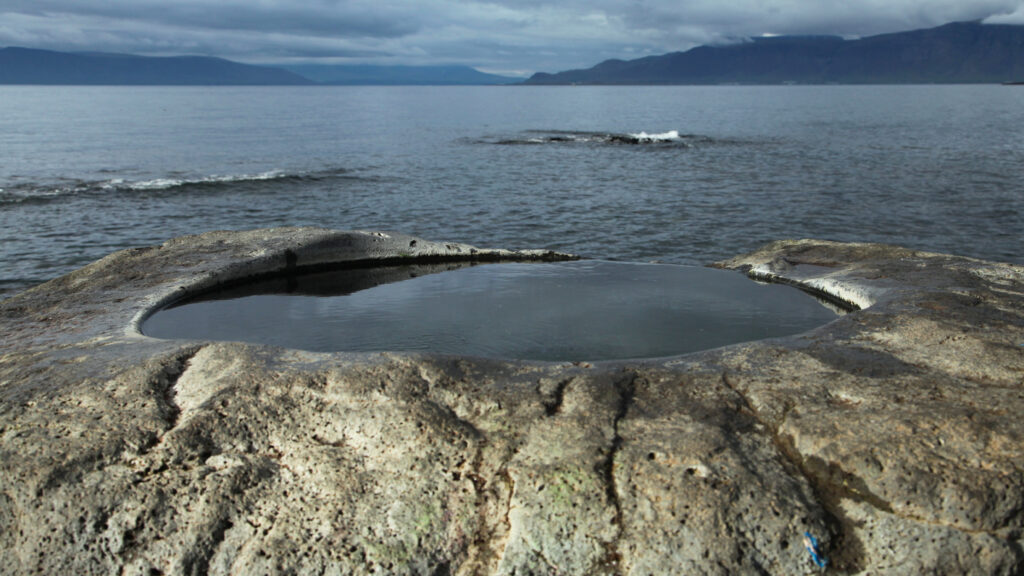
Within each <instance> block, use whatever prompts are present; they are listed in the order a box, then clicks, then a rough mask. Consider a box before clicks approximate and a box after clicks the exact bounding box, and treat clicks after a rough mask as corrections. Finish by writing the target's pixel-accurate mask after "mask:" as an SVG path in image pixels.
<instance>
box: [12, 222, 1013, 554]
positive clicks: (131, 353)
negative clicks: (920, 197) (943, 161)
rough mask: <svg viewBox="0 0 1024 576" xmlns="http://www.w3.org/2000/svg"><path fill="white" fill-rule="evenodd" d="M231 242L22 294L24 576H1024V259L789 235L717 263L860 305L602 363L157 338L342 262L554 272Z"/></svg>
mask: <svg viewBox="0 0 1024 576" xmlns="http://www.w3.org/2000/svg"><path fill="white" fill-rule="evenodd" d="M560 257H562V256H561V255H558V254H554V253H549V252H528V253H522V252H507V251H491V250H480V249H476V248H472V247H470V246H465V245H460V244H443V243H434V242H428V241H425V240H420V239H414V238H410V237H407V236H401V235H394V234H391V235H388V234H381V233H368V232H332V231H326V230H316V229H276V230H260V231H252V232H218V233H210V234H204V235H199V236H192V237H186V238H179V239H175V240H171V241H169V242H167V243H166V244H164V245H162V246H158V247H152V248H144V249H137V250H128V251H123V252H118V253H116V254H113V255H111V256H108V257H107V258H104V259H103V260H100V261H98V262H96V263H94V264H92V265H90V266H87V267H85V268H83V269H81V270H79V271H76V272H74V273H72V274H69V275H67V276H64V277H62V278H58V279H56V280H53V281H51V282H48V283H46V284H43V285H41V286H38V287H36V288H33V289H31V290H28V291H26V292H23V293H21V294H18V295H16V296H14V297H11V298H9V299H7V300H4V301H2V302H0V330H2V332H3V334H4V338H3V344H2V348H0V547H2V549H3V550H4V562H3V563H0V573H10V574H15V573H19V574H20V573H26V572H44V573H83V574H84V573H113V572H124V573H132V574H137V573H151V574H152V573H164V574H180V573H206V572H209V573H254V574H255V573H279V572H302V573H306V572H314V573H344V574H372V573H395V574H602V573H603V574H649V573H655V574H668V573H678V574H730V573H748V572H767V573H771V574H801V573H816V572H818V571H820V569H819V568H818V567H817V566H816V565H815V563H814V561H813V559H812V557H811V555H810V554H809V553H808V552H807V550H805V548H804V545H803V543H802V541H803V539H804V535H805V533H808V534H810V535H812V536H814V537H815V538H816V539H817V541H818V546H819V549H820V551H821V553H822V554H823V555H824V556H826V557H827V558H828V560H829V564H828V569H829V570H830V571H835V572H837V573H887V572H900V573H916V572H925V571H935V572H940V573H969V572H974V573H985V574H999V573H1006V574H1009V573H1017V572H1019V571H1020V570H1021V569H1022V568H1024V553H1022V548H1021V538H1022V536H1021V535H1022V528H1024V422H1022V419H1021V418H1020V414H1024V268H1022V267H1020V266H1013V265H1008V264H997V263H992V262H984V261H979V260H972V259H967V258H959V257H955V256H947V255H940V254H929V253H922V252H914V251H910V250H905V249H902V248H897V247H891V246H881V245H868V244H838V243H830V242H820V241H806V240H805V241H784V242H778V243H775V244H772V245H769V246H766V247H765V248H763V249H761V250H759V251H757V252H754V253H752V254H748V255H745V256H740V257H737V258H735V259H733V260H730V261H727V262H723V263H720V264H719V266H720V267H725V268H733V269H738V270H741V271H744V272H746V273H748V274H749V275H751V276H753V277H756V278H760V279H770V280H774V281H781V282H788V283H793V284H797V285H799V286H801V287H804V288H805V289H809V290H813V291H816V292H818V293H820V294H822V295H825V296H828V297H830V298H832V299H834V300H837V301H840V302H843V303H845V304H846V305H847V306H852V307H859V308H862V309H861V310H859V311H856V312H853V313H851V314H848V315H846V316H843V317H840V318H838V319H837V320H836V321H834V322H832V323H830V324H828V325H826V326H824V327H822V328H820V329H817V330H814V331H811V332H808V333H804V334H801V335H798V336H795V337H790V338H784V339H775V340H767V341H760V342H751V343H746V344H740V345H734V346H729V347H726V348H720V349H716V350H710V351H706V352H700V353H695V354H690V355H686V356H680V357H675V358H667V359H664V358H663V359H657V360H649V361H630V362H606V363H596V364H586V363H579V364H572V363H539V362H503V361H496V360H483V359H475V358H464V357H438V356H428V355H420V354H412V353H401V354H399V353H387V352H382V353H360V354H355V353H334V354H314V353H309V352H301V351H295V350H287V349H281V348H272V347H265V346H257V345H251V344H240V343H226V342H199V341H165V340H156V339H152V338H148V337H145V336H143V335H141V334H140V333H139V331H138V326H139V325H140V323H141V320H142V319H144V318H145V316H146V315H147V314H149V313H151V312H152V311H153V310H154V309H156V308H158V307H160V306H162V305H165V304H167V303H169V302H172V301H175V300H177V299H180V298H182V297H184V296H187V295H192V294H195V293H198V292H202V291H205V290H208V289H210V288H213V287H215V286H218V285H223V284H229V283H235V282H239V281H243V280H244V279H245V278H251V277H254V276H260V275H266V274H269V273H273V272H280V271H285V270H289V269H290V270H302V269H308V268H310V267H319V266H327V265H333V264H338V263H346V262H347V263H350V264H351V263H358V264H359V265H365V264H369V263H373V262H381V261H383V262H394V261H399V260H400V261H403V262H420V261H438V260H445V259H467V258H470V259H473V258H475V259H480V260H500V259H509V260H515V259H531V258H548V259H556V258H560Z"/></svg>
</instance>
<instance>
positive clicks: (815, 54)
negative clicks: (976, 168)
mask: <svg viewBox="0 0 1024 576" xmlns="http://www.w3.org/2000/svg"><path fill="white" fill-rule="evenodd" d="M1022 79H1024V26H1019V25H1009V24H982V23H981V22H980V21H975V22H953V23H949V24H944V25H942V26H938V27H935V28H925V29H920V30H910V31H906V32H893V33H889V34H880V35H876V36H867V37H864V38H860V39H856V40H844V39H842V38H840V37H838V36H818V35H814V36H774V37H762V38H753V39H749V40H748V41H745V42H742V43H736V44H729V45H721V46H710V45H703V46H697V47H695V48H691V49H690V50H687V51H685V52H671V53H668V54H662V55H658V56H646V57H643V58H638V59H636V60H605V61H604V62H601V63H599V64H597V65H595V66H593V67H591V68H587V69H578V70H567V71H563V72H558V73H554V74H548V73H543V72H541V73H537V74H534V75H533V76H531V77H530V78H529V79H527V80H526V81H525V82H524V84H527V85H545V84H725V83H740V84H785V83H800V84H830V83H844V84H845V83H849V84H919V83H921V84H926V83H998V82H1009V81H1014V80H1022Z"/></svg>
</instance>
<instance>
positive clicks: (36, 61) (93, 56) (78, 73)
mask: <svg viewBox="0 0 1024 576" xmlns="http://www.w3.org/2000/svg"><path fill="white" fill-rule="evenodd" d="M0 84H86V85H123V84H124V85H299V84H312V82H310V81H309V80H307V79H306V78H303V77H301V76H299V75H297V74H294V73H292V72H288V71H286V70H281V69H278V68H268V67H264V66H252V65H249V64H240V63H238V62H231V61H230V60H224V59H222V58H209V57H205V56H175V57H167V58H155V57H147V56H133V55H129V54H107V53H96V52H91V53H69V52H53V51H50V50H34V49H30V48H2V49H0Z"/></svg>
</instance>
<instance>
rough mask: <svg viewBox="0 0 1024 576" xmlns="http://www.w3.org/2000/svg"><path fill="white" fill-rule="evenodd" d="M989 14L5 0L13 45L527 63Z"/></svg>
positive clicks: (830, 4)
mask: <svg viewBox="0 0 1024 576" xmlns="http://www.w3.org/2000/svg"><path fill="white" fill-rule="evenodd" d="M979 19H981V20H984V21H985V22H987V23H1004V24H1024V0H558V1H556V2H551V1H549V0H490V1H482V0H0V46H23V47H28V48H43V49H49V50H62V51H102V52H125V53H131V54H141V55H151V56H172V55H183V54H194V55H206V56H219V57H223V58H228V59H231V60H236V61H239V62H247V63H252V64H272V65H286V64H309V63H330V64H383V65H391V64H402V65H448V64H462V65H468V66H473V67H475V68H477V69H479V70H483V71H486V72H492V73H498V74H506V75H514V76H526V75H529V74H531V73H533V72H541V71H542V72H558V71H561V70H568V69H573V68H588V67H590V66H593V65H594V64H597V63H598V62H601V61H603V60H606V59H609V58H620V59H623V60H629V59H633V58H639V57H642V56H647V55H652V54H665V53H668V52H675V51H682V50H687V49H689V48H692V47H694V46H697V45H700V44H715V43H726V42H735V41H739V40H742V39H743V38H749V37H755V36H761V35H766V34H835V35H841V36H845V37H849V38H854V37H862V36H870V35H873V34H882V33H887V32H898V31H902V30H911V29H916V28H929V27H932V26H938V25H941V24H945V23H947V22H954V21H965V20H979Z"/></svg>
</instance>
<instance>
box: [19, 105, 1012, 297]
mask: <svg viewBox="0 0 1024 576" xmlns="http://www.w3.org/2000/svg"><path fill="white" fill-rule="evenodd" d="M274 226H322V227H327V228H334V229H340V230H353V229H361V230H385V231H397V232H403V233H407V234H413V235H417V236H420V237H423V238H427V239H432V240H444V241H458V242H466V243H470V244H473V245H476V246H482V247H501V248H513V249H518V248H546V249H553V250H561V251H566V252H573V253H578V254H581V255H584V256H587V257H590V258H598V259H604V260H618V261H629V262H664V263H680V264H707V263H710V262H713V261H716V260H720V259H724V258H727V257H730V256H733V255H736V254H739V253H742V252H745V251H749V250H753V249H755V248H757V247H759V246H761V245H763V244H765V243H767V242H770V241H773V240H778V239H784V238H821V239H829V240H841V241H854V242H883V243H890V244H899V245H903V246H907V247H910V248H915V249H921V250H929V251H939V252H950V253H955V254H961V255H965V256H972V257H977V258H984V259H991V260H998V261H1005V262H1014V263H1024V87H1016V86H998V85H958V86H943V85H934V86H933V85H917V86H700V87H675V86H657V87H628V86H616V87H596V86H587V87H583V86H558V87H539V86H536V87H535V86H529V87H528V86H493V87H113V86H112V87H77V86H59V87H43V86H3V87H0V298H4V297H9V296H10V295H12V294H14V293H15V292H17V291H19V290H23V289H25V288H27V287H29V286H33V285H35V284H38V283H41V282H44V281H46V280H49V279H51V278H54V277H57V276H60V275H62V274H66V273H68V272H70V271H72V270H74V269H76V268H78V267H81V266H83V265H85V264H88V263H89V262H92V261H94V260H97V259H99V258H101V257H103V256H105V255H106V254H109V253H111V252H114V251H116V250H121V249H124V248H131V247H139V246H151V245H156V244H160V243H162V242H163V241H165V240H167V239H169V238H172V237H175V236H179V235H184V234H195V233H200V232H206V231H210V230H242V229H252V228H262V227H274Z"/></svg>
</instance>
